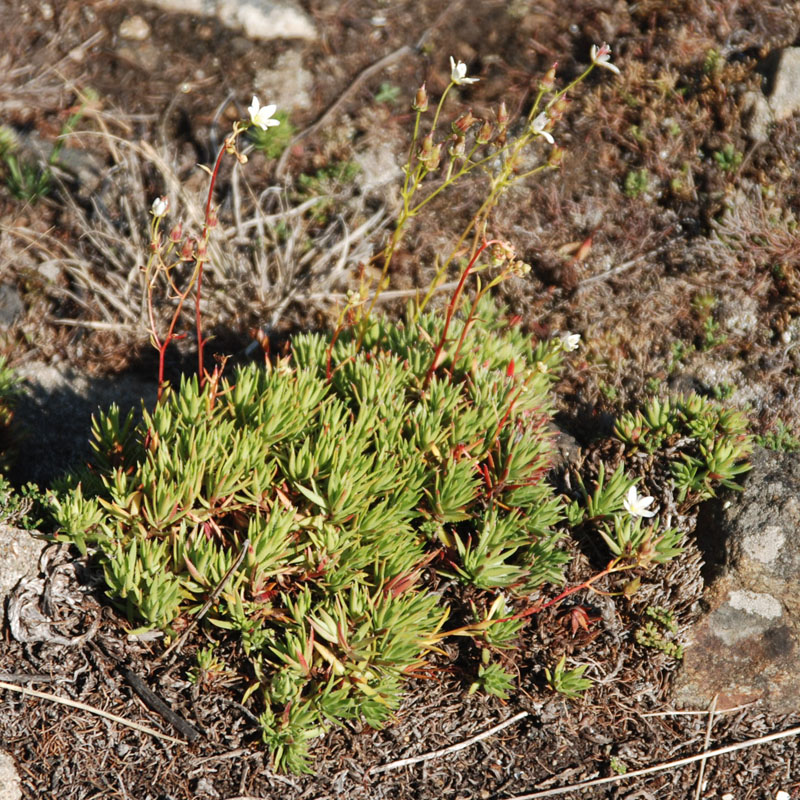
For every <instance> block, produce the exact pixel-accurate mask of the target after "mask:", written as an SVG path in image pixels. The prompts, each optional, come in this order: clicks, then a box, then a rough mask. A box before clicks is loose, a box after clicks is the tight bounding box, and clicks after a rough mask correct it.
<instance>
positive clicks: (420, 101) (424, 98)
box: [411, 83, 428, 113]
mask: <svg viewBox="0 0 800 800" xmlns="http://www.w3.org/2000/svg"><path fill="white" fill-rule="evenodd" d="M411 108H413V109H414V111H419V112H420V113H422V112H423V111H427V110H428V92H427V91H426V90H425V84H424V83H423V84H422V86H420V87H419V89H417V94H416V96H415V97H414V102H413V103H412V104H411Z"/></svg>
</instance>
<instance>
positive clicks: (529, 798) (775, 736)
mask: <svg viewBox="0 0 800 800" xmlns="http://www.w3.org/2000/svg"><path fill="white" fill-rule="evenodd" d="M790 736H800V728H790V729H789V730H786V731H780V732H779V733H771V734H769V735H768V736H759V737H758V738H757V739H748V740H747V741H746V742H737V743H736V744H729V745H727V746H726V747H718V748H717V749H716V750H706V751H705V752H703V753H698V754H697V755H693V756H687V757H686V758H679V759H677V760H676V761H666V762H664V763H662V764H656V765H654V766H652V767H646V768H645V769H637V770H634V771H633V772H626V773H625V774H624V775H611V776H610V777H608V778H594V779H593V780H590V781H583V782H582V783H573V784H570V785H569V786H561V787H559V788H557V789H545V790H544V791H541V792H532V793H531V794H519V795H515V796H514V797H508V798H506V800H537V798H539V797H556V796H557V795H560V794H568V793H569V792H577V791H580V790H581V789H589V788H590V787H592V786H602V785H604V784H606V783H618V782H619V781H626V780H629V779H630V778H639V777H641V776H642V775H652V774H654V773H656V772H664V771H665V770H668V769H675V768H676V767H684V766H686V765H687V764H694V763H695V762H697V761H705V760H706V759H709V758H715V757H716V756H724V755H726V754H727V753H735V752H736V751H737V750H745V749H747V748H748V747H755V746H756V745H759V744H767V743H768V742H775V741H777V740H779V739H788V738H789V737H790Z"/></svg>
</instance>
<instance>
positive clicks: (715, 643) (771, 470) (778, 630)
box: [674, 448, 800, 714]
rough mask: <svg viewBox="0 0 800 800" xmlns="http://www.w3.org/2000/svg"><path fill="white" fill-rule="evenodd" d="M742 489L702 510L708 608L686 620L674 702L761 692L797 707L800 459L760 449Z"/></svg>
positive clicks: (773, 704) (772, 703) (766, 701)
mask: <svg viewBox="0 0 800 800" xmlns="http://www.w3.org/2000/svg"><path fill="white" fill-rule="evenodd" d="M751 461H752V464H753V469H752V471H751V472H750V473H749V474H748V475H747V477H746V478H745V488H744V492H743V493H742V495H741V497H739V498H734V499H733V500H731V501H727V502H726V503H724V504H723V505H722V506H721V507H717V508H716V509H715V510H712V511H709V512H707V513H706V512H703V513H701V515H700V519H699V520H698V544H699V545H700V546H701V549H703V550H704V551H705V553H706V569H707V572H708V575H707V577H708V579H709V586H708V588H707V589H706V592H705V595H704V598H703V600H704V604H705V606H706V610H705V612H704V613H703V615H702V617H701V618H700V620H698V622H697V623H696V624H695V626H694V627H693V629H692V631H691V632H690V635H689V641H688V642H687V646H686V650H685V654H684V659H683V664H682V667H681V669H680V671H679V673H678V676H677V679H676V684H675V690H674V691H675V702H676V703H677V704H678V705H681V706H691V707H694V708H697V707H700V708H704V707H706V706H708V704H709V703H710V702H711V700H712V698H713V697H714V695H715V694H718V695H719V696H718V699H717V708H719V709H725V708H731V707H733V706H736V705H739V704H742V703H747V702H751V701H754V700H760V701H761V703H762V705H761V706H760V707H761V708H762V709H764V710H767V711H770V712H773V713H777V714H788V713H791V712H793V711H796V710H797V709H798V708H800V681H798V679H797V676H798V675H800V540H798V538H797V535H796V532H797V530H798V528H800V458H798V457H797V456H796V455H794V454H789V453H779V452H773V451H769V450H764V449H763V448H757V450H756V452H755V453H754V454H753V457H752V459H751Z"/></svg>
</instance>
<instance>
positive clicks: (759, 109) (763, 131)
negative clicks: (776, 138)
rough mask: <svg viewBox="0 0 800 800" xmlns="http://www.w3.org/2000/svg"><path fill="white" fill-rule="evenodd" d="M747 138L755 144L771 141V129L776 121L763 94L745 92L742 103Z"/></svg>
mask: <svg viewBox="0 0 800 800" xmlns="http://www.w3.org/2000/svg"><path fill="white" fill-rule="evenodd" d="M741 110H742V119H743V120H744V126H745V130H746V131H747V136H748V137H749V138H750V140H751V141H753V142H767V141H769V128H770V125H772V123H773V122H774V121H775V118H774V116H773V114H772V109H771V108H770V105H769V102H768V101H767V98H766V97H764V95H763V94H761V92H745V93H744V95H742V102H741Z"/></svg>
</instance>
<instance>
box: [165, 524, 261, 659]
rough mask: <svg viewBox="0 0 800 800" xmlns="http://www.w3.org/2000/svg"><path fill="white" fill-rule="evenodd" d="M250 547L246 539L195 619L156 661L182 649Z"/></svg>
mask: <svg viewBox="0 0 800 800" xmlns="http://www.w3.org/2000/svg"><path fill="white" fill-rule="evenodd" d="M249 547H250V540H249V539H245V540H244V544H243V545H242V551H241V552H240V553H239V555H238V557H237V558H236V561H234V562H233V564H231V565H230V567H229V568H228V571H227V572H226V573H225V574H224V575H223V576H222V580H221V581H220V582H219V583H218V584H217V587H216V588H215V589H214V591H213V592H212V593H211V595H210V596H209V598H208V600H206V602H205V603H204V604H203V607H202V608H201V609H200V610H199V611H198V612H197V614H195V615H194V619H193V620H192V621H191V622H190V623H189V625H188V626H187V627H186V630H185V631H184V632H183V633H182V634H181V635H180V636H179V637H178V638H177V639H176V640H175V641H174V642H173V643H172V644H171V645H170V646H169V647H168V648H167V649H166V650H165V651H164V652H163V653H162V654H161V655H160V656H159V657H158V658H157V659H156V662H158V661H163V660H164V659H165V658H166V657H167V656H168V655H169V654H170V653H172V652H173V651H174V650H180V648H181V647H183V645H184V642H185V641H186V640H187V639H188V638H189V635H190V634H191V632H192V631H193V630H194V629H195V628H196V627H197V624H198V623H199V622H200V620H201V619H203V617H204V616H205V615H206V613H207V612H208V609H209V608H211V606H212V605H213V604H214V603H216V601H217V598H218V597H219V596H220V593H221V592H222V590H223V589H224V588H225V584H226V583H227V582H228V579H229V578H230V577H231V575H233V573H234V572H236V570H237V569H239V566H240V565H241V563H242V561H244V557H245V556H246V555H247V550H248V548H249Z"/></svg>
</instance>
